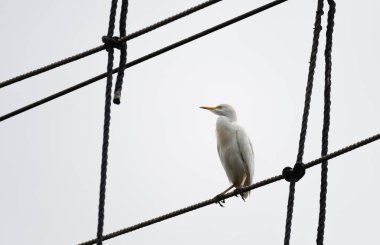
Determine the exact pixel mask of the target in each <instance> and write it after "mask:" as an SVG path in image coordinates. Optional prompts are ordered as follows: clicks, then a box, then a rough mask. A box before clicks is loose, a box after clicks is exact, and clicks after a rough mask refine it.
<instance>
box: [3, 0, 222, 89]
mask: <svg viewBox="0 0 380 245" xmlns="http://www.w3.org/2000/svg"><path fill="white" fill-rule="evenodd" d="M221 1H222V0H209V1H206V2H203V3H201V4H198V5H196V6H194V7H191V8H189V9H187V10H185V11H182V12H180V13H178V14H176V15H173V16H171V17H168V18H166V19H163V20H161V21H159V22H157V23H155V24H152V25H150V26H147V27H145V28H143V29H141V30H138V31H136V32H133V33H131V34H129V35H127V36H123V37H122V38H120V41H122V42H126V41H128V40H131V39H134V38H136V37H139V36H141V35H144V34H146V33H148V32H151V31H153V30H155V29H157V28H159V27H162V26H164V25H167V24H169V23H171V22H174V21H176V20H178V19H181V18H183V17H185V16H188V15H190V14H192V13H195V12H197V11H199V10H202V9H204V8H206V7H209V6H211V5H213V4H215V3H218V2H221ZM105 49H106V46H105V45H100V46H98V47H95V48H92V49H89V50H86V51H83V52H81V53H78V54H75V55H73V56H70V57H67V58H65V59H62V60H59V61H56V62H53V63H51V64H49V65H46V66H43V67H40V68H37V69H35V70H33V71H29V72H27V73H24V74H22V75H19V76H16V77H13V78H10V79H8V80H5V81H2V82H0V88H2V87H5V86H8V85H11V84H14V83H17V82H20V81H22V80H25V79H27V78H30V77H33V76H36V75H38V74H41V73H43V72H47V71H49V70H52V69H55V68H58V67H60V66H63V65H66V64H69V63H71V62H73V61H76V60H79V59H82V58H85V57H87V56H90V55H93V54H96V53H98V52H100V51H103V50H105Z"/></svg>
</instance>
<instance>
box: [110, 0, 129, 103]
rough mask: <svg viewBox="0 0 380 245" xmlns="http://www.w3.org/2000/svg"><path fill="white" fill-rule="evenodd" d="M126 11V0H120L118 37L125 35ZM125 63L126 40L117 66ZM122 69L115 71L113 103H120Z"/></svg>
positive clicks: (122, 65) (123, 65)
mask: <svg viewBox="0 0 380 245" xmlns="http://www.w3.org/2000/svg"><path fill="white" fill-rule="evenodd" d="M127 13H128V0H122V2H121V11H120V23H119V29H120V37H125V36H126V35H127V31H126V26H127ZM126 63H127V42H122V43H121V47H120V62H119V67H125V64H126ZM123 77H124V69H119V72H118V73H117V78H116V83H115V93H114V97H113V103H115V104H120V97H121V89H122V86H123Z"/></svg>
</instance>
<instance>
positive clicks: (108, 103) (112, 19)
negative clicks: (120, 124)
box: [97, 0, 117, 245]
mask: <svg viewBox="0 0 380 245" xmlns="http://www.w3.org/2000/svg"><path fill="white" fill-rule="evenodd" d="M116 9H117V0H112V3H111V10H110V19H109V24H108V32H107V37H108V38H112V36H113V32H114V29H115V16H116ZM107 51H108V63H107V84H106V95H105V97H106V98H105V106H104V126H103V147H102V165H101V173H100V191H99V209H98V231H97V244H98V245H102V237H103V225H104V206H105V196H106V180H107V160H108V139H109V128H110V122H111V92H112V68H113V58H114V57H113V52H114V50H113V48H110V47H108V48H107Z"/></svg>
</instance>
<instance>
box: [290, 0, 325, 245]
mask: <svg viewBox="0 0 380 245" xmlns="http://www.w3.org/2000/svg"><path fill="white" fill-rule="evenodd" d="M322 15H323V0H318V6H317V11H316V17H315V23H314V35H313V45H312V50H311V55H310V64H309V74H308V79H307V85H306V94H305V105H304V110H303V116H302V126H301V133H300V139H299V146H298V154H297V161H296V163H302V158H303V153H304V148H305V139H306V133H307V122H308V117H309V109H310V102H311V94H312V91H313V80H314V71H315V66H316V61H317V53H318V44H319V41H318V40H319V33H320V31H321V29H322V27H321V18H322ZM295 186H296V181H291V182H290V185H289V197H288V205H287V213H286V223H285V237H284V244H285V245H289V241H290V234H291V230H292V218H293V207H294V195H295Z"/></svg>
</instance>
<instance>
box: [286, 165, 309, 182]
mask: <svg viewBox="0 0 380 245" xmlns="http://www.w3.org/2000/svg"><path fill="white" fill-rule="evenodd" d="M304 175H305V164H303V163H302V162H298V163H296V164H295V165H294V168H291V167H286V168H284V169H283V170H282V176H283V177H284V179H285V180H286V181H288V182H297V181H299V180H300V179H302V177H303V176H304Z"/></svg>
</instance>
